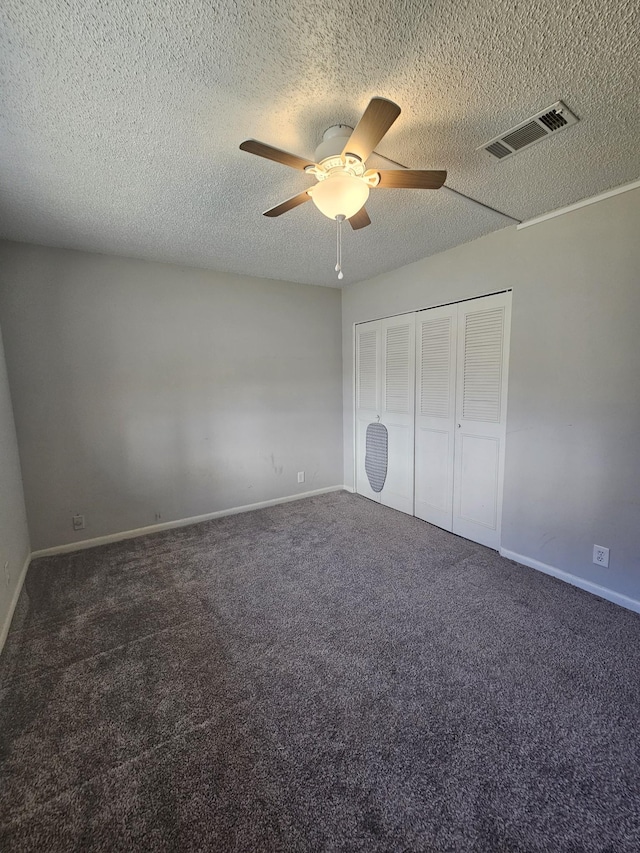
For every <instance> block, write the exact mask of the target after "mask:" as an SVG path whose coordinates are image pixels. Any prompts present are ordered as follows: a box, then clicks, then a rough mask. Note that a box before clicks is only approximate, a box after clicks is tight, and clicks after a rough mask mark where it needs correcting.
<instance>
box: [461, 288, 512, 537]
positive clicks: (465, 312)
mask: <svg viewBox="0 0 640 853" xmlns="http://www.w3.org/2000/svg"><path fill="white" fill-rule="evenodd" d="M510 308H511V294H510V293H500V294H497V295H495V296H486V297H483V298H482V299H474V300H471V301H469V302H462V303H459V305H458V345H457V369H456V428H455V455H454V487H453V494H454V502H453V532H454V533H457V534H459V535H460V536H464V537H466V538H467V539H473V540H474V541H475V542H480V543H481V544H483V545H488V546H489V547H490V548H496V549H497V548H499V547H500V518H501V514H502V478H503V468H504V441H505V426H506V391H507V364H508V352H507V350H508V342H509V327H510V315H511V311H510Z"/></svg>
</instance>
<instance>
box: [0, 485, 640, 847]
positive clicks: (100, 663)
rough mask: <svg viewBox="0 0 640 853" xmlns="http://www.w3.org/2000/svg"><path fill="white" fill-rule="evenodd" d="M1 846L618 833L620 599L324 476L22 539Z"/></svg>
mask: <svg viewBox="0 0 640 853" xmlns="http://www.w3.org/2000/svg"><path fill="white" fill-rule="evenodd" d="M0 735H1V753H0V758H1V763H0V850H2V851H3V853H10V851H36V850H37V851H47V853H49V851H97V850H100V851H180V853H182V851H216V853H226V851H229V852H230V853H231V851H243V853H244V851H247V853H261V851H296V853H298V851H300V853H303V851H304V852H305V853H306V851H309V853H311V851H313V853H319V851H367V852H369V851H385V852H386V851H389V853H390V851H403V853H409V851H415V853H418V851H421V853H422V851H424V853H426V851H442V853H444V851H447V853H454V851H464V853H467V851H490V853H499V851H521V853H525V851H526V853H537V851H549V853H563V852H565V851H566V853H569V851H571V853H590V851H600V853H605V851H607V853H626V852H627V851H629V853H630V851H635V853H637V851H638V850H640V617H638V616H637V615H635V614H633V613H630V612H628V611H625V610H622V609H620V608H618V607H616V606H614V605H612V604H609V603H607V602H604V601H601V600H600V599H597V598H595V597H593V596H590V595H588V594H587V593H583V592H581V591H579V590H577V589H574V588H573V587H571V586H568V585H566V584H563V583H561V582H560V581H556V580H554V579H553V578H550V577H547V576H545V575H542V574H539V573H537V572H534V571H532V570H530V569H526V568H523V567H521V566H518V565H516V564H514V563H511V562H508V561H506V560H503V559H501V558H500V557H499V556H498V555H497V554H495V553H494V552H492V551H489V550H487V549H486V548H483V547H481V546H479V545H475V544H473V543H471V542H467V541H465V540H464V539H459V538H457V537H455V536H451V535H450V534H447V533H444V532H443V531H441V530H438V529H437V528H434V527H431V526H430V525H428V524H425V523H423V522H421V521H418V520H416V519H413V518H409V517H407V516H403V515H402V514H400V513H397V512H394V511H393V510H388V509H385V508H384V507H380V506H377V505H375V504H372V503H370V502H369V501H367V500H365V499H364V498H360V497H357V496H355V495H349V494H347V493H344V492H340V493H333V494H329V495H324V496H322V497H317V498H312V499H309V500H304V501H299V502H297V503H291V504H286V505H282V506H278V507H274V508H271V509H266V510H260V511H258V512H253V513H248V514H245V515H237V516H232V517H229V518H225V519H221V520H218V521H212V522H208V523H205V524H200V525H196V526H193V527H188V528H183V529H180V530H175V531H168V532H166V533H160V534H156V535H153V536H148V537H145V538H142V539H136V540H130V541H127V542H122V543H118V544H114V545H109V546H104V547H102V548H96V549H91V550H87V551H81V552H78V553H76V554H72V555H64V556H58V557H50V558H44V559H40V560H37V561H35V562H34V563H33V564H32V566H31V568H30V569H29V573H28V576H27V581H26V586H25V589H24V591H23V594H22V597H21V599H20V603H19V606H18V610H17V612H16V616H15V618H14V623H13V627H12V630H11V633H10V636H9V639H8V641H7V645H6V647H5V651H4V652H3V654H2V657H1V658H0Z"/></svg>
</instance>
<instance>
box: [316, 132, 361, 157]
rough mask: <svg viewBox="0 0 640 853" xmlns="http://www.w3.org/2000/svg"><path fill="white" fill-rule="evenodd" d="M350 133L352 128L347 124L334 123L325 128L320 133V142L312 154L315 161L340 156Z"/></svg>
mask: <svg viewBox="0 0 640 853" xmlns="http://www.w3.org/2000/svg"><path fill="white" fill-rule="evenodd" d="M352 133H353V128H352V127H349V125H347V124H334V125H333V126H332V127H329V128H327V129H326V130H325V132H324V133H323V134H322V142H321V143H320V145H318V147H317V148H316V152H315V154H314V157H315V161H316V163H322V161H323V160H327V159H330V158H334V157H340V155H341V154H342V152H343V150H344V146H345V145H346V144H347V142H348V141H349V137H350V136H351V134H352Z"/></svg>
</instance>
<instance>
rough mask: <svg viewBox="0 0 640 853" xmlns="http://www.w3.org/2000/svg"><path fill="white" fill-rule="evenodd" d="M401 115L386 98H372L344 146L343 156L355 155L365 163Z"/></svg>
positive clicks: (396, 107)
mask: <svg viewBox="0 0 640 853" xmlns="http://www.w3.org/2000/svg"><path fill="white" fill-rule="evenodd" d="M399 115H400V107H399V106H398V105H397V104H394V103H393V101H388V100H387V99H386V98H372V99H371V100H370V101H369V106H368V107H367V108H366V110H365V111H364V113H363V115H362V118H361V119H360V121H359V122H358V124H357V125H356V128H355V130H354V131H353V133H352V134H351V136H350V137H349V141H348V142H347V144H346V145H345V146H344V151H343V152H342V156H343V157H344V156H345V154H355V155H356V157H359V158H360V159H361V160H362V161H363V162H364V161H365V160H366V159H367V157H368V156H369V155H370V154H371V152H372V151H373V149H374V148H375V147H376V145H377V144H378V142H380V140H381V139H382V137H383V136H384V135H385V133H386V132H387V131H388V130H389V128H390V127H391V125H392V124H393V123H394V121H395V120H396V119H397V118H398V116H399Z"/></svg>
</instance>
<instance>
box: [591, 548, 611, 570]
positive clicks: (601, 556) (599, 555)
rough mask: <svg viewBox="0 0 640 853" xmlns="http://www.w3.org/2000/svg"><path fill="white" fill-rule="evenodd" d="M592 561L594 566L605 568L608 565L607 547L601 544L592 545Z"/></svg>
mask: <svg viewBox="0 0 640 853" xmlns="http://www.w3.org/2000/svg"><path fill="white" fill-rule="evenodd" d="M593 562H594V563H595V564H596V566H603V567H604V568H605V569H606V568H608V567H609V549H608V548H603V547H602V545H594V546H593Z"/></svg>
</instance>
